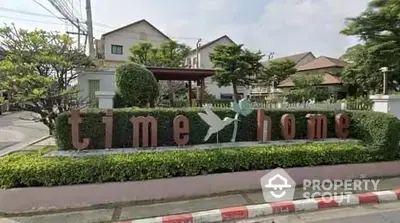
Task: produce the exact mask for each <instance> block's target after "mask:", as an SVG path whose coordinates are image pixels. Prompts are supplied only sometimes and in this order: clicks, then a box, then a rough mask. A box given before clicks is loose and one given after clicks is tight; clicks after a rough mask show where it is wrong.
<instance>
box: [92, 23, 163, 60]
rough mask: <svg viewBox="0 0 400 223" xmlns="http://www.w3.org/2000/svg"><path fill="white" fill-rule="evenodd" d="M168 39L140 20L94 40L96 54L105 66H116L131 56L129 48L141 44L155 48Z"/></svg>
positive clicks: (149, 24)
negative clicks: (145, 42) (146, 42)
mask: <svg viewBox="0 0 400 223" xmlns="http://www.w3.org/2000/svg"><path fill="white" fill-rule="evenodd" d="M169 40H170V38H169V37H168V36H167V35H165V34H164V33H163V32H161V31H160V30H159V29H157V28H156V27H155V26H153V25H152V24H151V23H149V22H148V21H147V20H145V19H142V20H139V21H137V22H134V23H131V24H128V25H126V26H123V27H121V28H118V29H115V30H112V31H110V32H107V33H104V34H103V35H102V36H101V39H100V40H96V41H95V42H96V54H97V57H98V58H101V59H104V62H105V63H106V64H107V65H114V64H115V65H118V64H121V63H123V62H126V61H128V59H129V56H130V55H131V52H130V50H129V49H130V48H131V47H132V46H133V45H135V44H137V43H139V42H141V41H148V42H151V43H152V44H153V45H154V46H155V47H157V46H159V45H160V44H161V43H163V42H166V41H169Z"/></svg>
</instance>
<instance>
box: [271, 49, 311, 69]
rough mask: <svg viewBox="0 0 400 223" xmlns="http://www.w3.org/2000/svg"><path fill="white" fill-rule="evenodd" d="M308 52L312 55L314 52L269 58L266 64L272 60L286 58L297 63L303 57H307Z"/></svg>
mask: <svg viewBox="0 0 400 223" xmlns="http://www.w3.org/2000/svg"><path fill="white" fill-rule="evenodd" d="M308 54H311V55H312V52H304V53H298V54H293V55H290V56H286V57H279V58H276V59H272V60H268V61H266V62H265V65H266V66H268V64H269V62H271V61H284V60H291V61H293V62H294V63H296V64H297V63H298V62H300V60H301V59H303V58H304V57H306V56H307V55H308Z"/></svg>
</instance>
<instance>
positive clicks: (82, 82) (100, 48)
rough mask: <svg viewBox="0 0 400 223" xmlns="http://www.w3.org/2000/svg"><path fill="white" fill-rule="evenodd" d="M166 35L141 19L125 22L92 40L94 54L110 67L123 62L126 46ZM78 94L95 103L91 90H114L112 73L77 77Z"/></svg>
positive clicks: (162, 39) (154, 41)
mask: <svg viewBox="0 0 400 223" xmlns="http://www.w3.org/2000/svg"><path fill="white" fill-rule="evenodd" d="M169 40H170V38H169V37H168V36H167V35H165V34H164V33H163V32H161V31H160V30H159V29H157V28H156V27H155V26H153V25H152V24H151V23H150V22H148V21H147V20H145V19H142V20H139V21H137V22H134V23H131V24H128V25H126V26H123V27H120V28H118V29H115V30H112V31H110V32H107V33H104V34H103V35H102V36H101V38H100V39H99V40H96V41H95V46H96V47H95V49H96V55H97V58H98V59H102V60H103V63H104V64H103V65H104V66H106V67H109V68H111V69H113V68H115V67H116V66H118V65H120V64H123V63H125V62H127V61H128V60H129V56H131V52H130V48H131V47H132V46H133V45H135V44H137V43H139V42H141V41H148V42H151V43H152V44H153V45H154V46H156V47H157V46H159V45H160V44H161V43H163V42H165V41H169ZM78 86H79V97H80V98H81V99H82V100H88V101H89V103H90V104H93V103H96V102H97V99H96V95H95V92H96V91H99V90H100V89H101V90H102V91H114V90H115V79H114V75H103V76H102V75H101V74H96V75H93V74H84V75H79V77H78Z"/></svg>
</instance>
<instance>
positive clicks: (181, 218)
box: [114, 189, 400, 223]
mask: <svg viewBox="0 0 400 223" xmlns="http://www.w3.org/2000/svg"><path fill="white" fill-rule="evenodd" d="M398 199H400V189H397V190H390V191H377V192H369V193H364V194H353V195H341V196H336V197H333V198H316V199H306V200H296V201H287V202H277V203H271V204H259V205H248V206H240V207H229V208H222V209H216V210H209V211H201V212H194V213H186V214H177V215H169V216H162V217H155V218H146V219H137V220H133V221H119V222H114V223H192V222H196V223H213V222H223V221H232V220H245V219H252V218H257V217H265V216H269V215H273V214H281V213H289V212H301V211H317V210H321V209H327V208H336V207H344V206H352V205H363V204H376V203H383V202H389V201H396V200H398Z"/></svg>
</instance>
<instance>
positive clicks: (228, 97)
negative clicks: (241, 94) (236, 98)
mask: <svg viewBox="0 0 400 223" xmlns="http://www.w3.org/2000/svg"><path fill="white" fill-rule="evenodd" d="M220 98H221V99H225V100H232V99H233V94H220Z"/></svg>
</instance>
